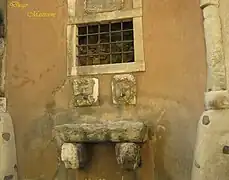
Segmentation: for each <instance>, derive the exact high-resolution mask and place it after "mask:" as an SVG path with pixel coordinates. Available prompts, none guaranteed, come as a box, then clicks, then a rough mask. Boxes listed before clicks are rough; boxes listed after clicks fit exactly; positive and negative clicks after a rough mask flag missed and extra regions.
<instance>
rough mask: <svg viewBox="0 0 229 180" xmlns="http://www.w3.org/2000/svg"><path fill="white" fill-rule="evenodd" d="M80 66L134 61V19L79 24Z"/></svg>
mask: <svg viewBox="0 0 229 180" xmlns="http://www.w3.org/2000/svg"><path fill="white" fill-rule="evenodd" d="M77 40H78V42H77V50H78V51H77V52H78V53H77V60H78V65H79V66H88V65H101V64H115V63H128V62H134V35H133V21H132V20H122V21H119V22H117V21H116V22H104V23H103V22H102V23H92V24H83V25H79V26H78V35H77Z"/></svg>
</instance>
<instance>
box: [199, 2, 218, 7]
mask: <svg viewBox="0 0 229 180" xmlns="http://www.w3.org/2000/svg"><path fill="white" fill-rule="evenodd" d="M210 5H215V6H219V0H200V7H201V8H202V9H203V8H205V7H207V6H210Z"/></svg>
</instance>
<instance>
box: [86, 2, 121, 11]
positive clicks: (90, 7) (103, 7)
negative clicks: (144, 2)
mask: <svg viewBox="0 0 229 180" xmlns="http://www.w3.org/2000/svg"><path fill="white" fill-rule="evenodd" d="M123 4H124V1H123V0H85V1H84V9H85V11H86V12H93V13H99V12H107V11H117V10H120V9H122V8H123Z"/></svg>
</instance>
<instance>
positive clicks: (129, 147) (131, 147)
mask: <svg viewBox="0 0 229 180" xmlns="http://www.w3.org/2000/svg"><path fill="white" fill-rule="evenodd" d="M140 149H141V148H140V146H139V145H138V144H135V143H118V144H116V145H115V153H116V158H117V162H118V164H119V165H120V166H121V168H122V169H124V170H136V169H137V168H139V167H140V164H141V154H140Z"/></svg>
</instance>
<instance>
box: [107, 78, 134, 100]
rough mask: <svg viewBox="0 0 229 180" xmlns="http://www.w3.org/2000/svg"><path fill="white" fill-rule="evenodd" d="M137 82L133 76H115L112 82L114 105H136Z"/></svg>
mask: <svg viewBox="0 0 229 180" xmlns="http://www.w3.org/2000/svg"><path fill="white" fill-rule="evenodd" d="M136 93H137V87H136V80H135V78H134V76H133V75H130V74H124V75H115V76H114V77H113V80H112V97H113V103H114V104H136Z"/></svg>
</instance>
